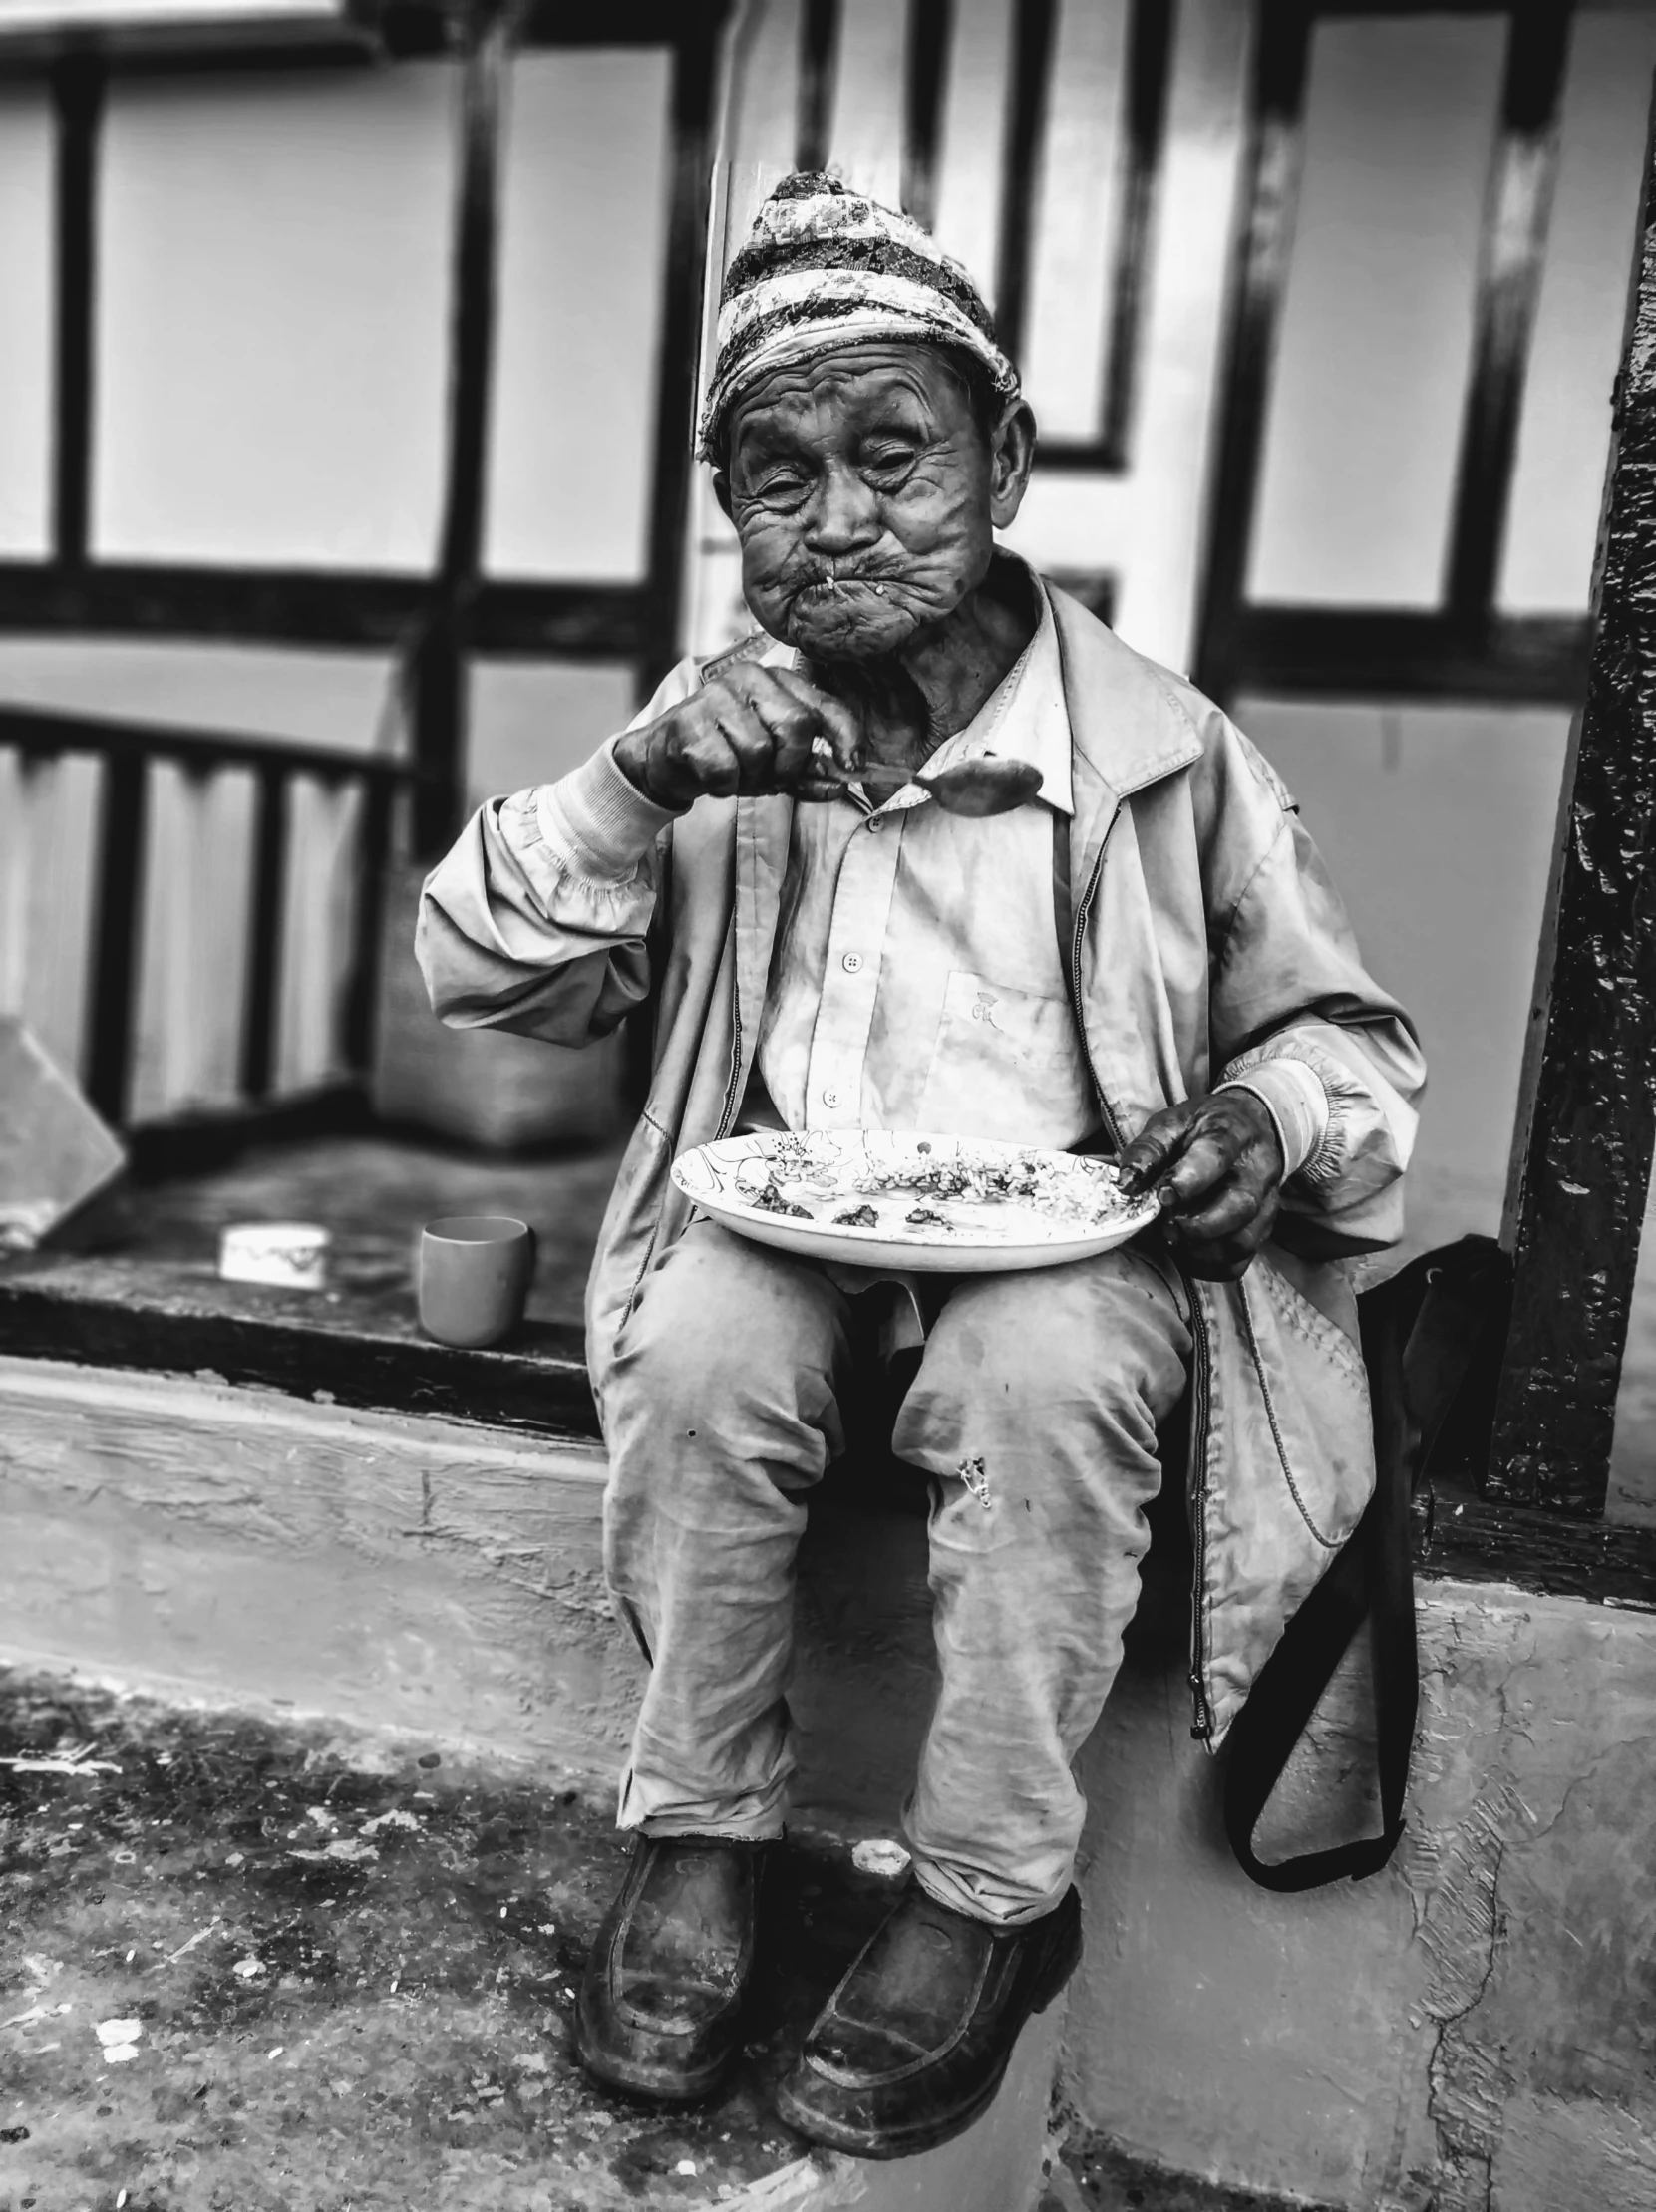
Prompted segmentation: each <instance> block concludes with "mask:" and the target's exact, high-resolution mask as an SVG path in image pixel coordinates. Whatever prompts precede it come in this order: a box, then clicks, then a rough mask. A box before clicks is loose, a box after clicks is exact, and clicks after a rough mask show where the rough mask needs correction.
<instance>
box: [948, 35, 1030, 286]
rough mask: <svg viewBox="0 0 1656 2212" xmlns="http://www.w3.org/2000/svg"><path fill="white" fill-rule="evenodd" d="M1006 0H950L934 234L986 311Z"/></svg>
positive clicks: (1007, 120) (1001, 154)
mask: <svg viewBox="0 0 1656 2212" xmlns="http://www.w3.org/2000/svg"><path fill="white" fill-rule="evenodd" d="M1011 80H1012V0H956V6H955V10H954V28H953V33H952V35H951V37H950V39H949V55H948V68H947V74H946V77H945V80H944V86H943V128H942V133H941V141H940V144H939V146H938V150H937V178H936V191H935V202H936V215H935V220H934V223H933V229H934V231H935V233H936V237H937V242H938V244H939V245H941V246H942V247H943V249H944V251H945V252H947V253H952V254H953V255H954V257H955V259H956V260H957V261H963V262H964V263H965V264H966V267H967V268H968V269H969V270H970V271H971V273H972V275H973V277H974V278H975V279H976V282H977V284H978V287H979V289H980V290H981V291H982V293H983V295H984V297H985V298H986V299H987V300H988V301H989V304H990V305H991V307H992V306H993V305H994V299H995V278H996V269H995V255H996V248H997V246H998V244H999V240H1000V219H1001V196H1002V195H1001V183H1002V178H1003V176H1004V173H1005V167H1006V138H1007V131H1008V129H1009V127H1010V124H1011Z"/></svg>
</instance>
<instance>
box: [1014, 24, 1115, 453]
mask: <svg viewBox="0 0 1656 2212" xmlns="http://www.w3.org/2000/svg"><path fill="white" fill-rule="evenodd" d="M1127 17H1128V0H1063V4H1062V6H1061V7H1060V9H1059V15H1058V28H1057V38H1056V41H1055V44H1054V49H1053V67H1052V77H1051V81H1050V87H1049V93H1048V100H1047V123H1046V130H1045V133H1044V135H1043V139H1042V145H1041V152H1040V160H1039V165H1038V168H1037V172H1036V188H1035V207H1034V221H1033V251H1032V253H1031V257H1030V269H1029V316H1028V326H1027V335H1026V338H1025V343H1024V358H1023V362H1022V363H1021V367H1022V369H1023V378H1024V391H1025V394H1026V396H1027V397H1028V399H1029V403H1030V405H1031V406H1032V407H1033V408H1034V410H1035V415H1036V420H1037V421H1038V422H1039V424H1040V426H1041V430H1042V433H1043V435H1044V436H1046V437H1048V438H1076V439H1091V438H1096V437H1097V436H1098V434H1099V430H1100V427H1101V416H1102V414H1103V401H1104V364H1105V356H1106V349H1107V348H1108V346H1109V343H1110V317H1111V309H1112V306H1113V304H1114V303H1113V300H1112V280H1113V278H1114V276H1115V269H1116V246H1117V236H1118V232H1119V229H1120V224H1121V211H1122V208H1121V201H1122V194H1121V183H1122V164H1123V158H1124V155H1125V153H1126V132H1125V129H1124V124H1125V95H1126V81H1125V78H1124V75H1123V65H1124V63H1125V61H1126V49H1127Z"/></svg>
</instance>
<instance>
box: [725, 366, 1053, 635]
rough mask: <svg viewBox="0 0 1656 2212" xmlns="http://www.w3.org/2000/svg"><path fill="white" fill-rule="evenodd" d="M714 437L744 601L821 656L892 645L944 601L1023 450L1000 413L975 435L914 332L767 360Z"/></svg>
mask: <svg viewBox="0 0 1656 2212" xmlns="http://www.w3.org/2000/svg"><path fill="white" fill-rule="evenodd" d="M1014 413H1015V415H1016V416H1017V417H1019V418H1021V419H1022V421H1024V422H1028V420H1029V418H1028V411H1027V410H1026V409H1022V408H1020V409H1018V410H1016V411H1014ZM1032 428H1033V426H1032V425H1031V429H1032ZM728 437H729V446H728V466H727V468H726V469H724V470H722V471H721V472H720V473H719V474H718V475H717V476H716V477H715V479H714V481H715V489H716V490H717V491H718V494H719V497H720V500H721V503H722V504H723V505H724V507H725V511H726V512H727V513H728V514H729V515H730V517H731V519H732V521H733V522H734V523H735V524H736V529H737V534H738V536H739V537H740V539H741V543H742V582H743V589H744V591H745V593H746V595H747V600H748V604H749V606H750V607H752V609H753V611H754V613H755V614H756V615H757V616H758V618H759V620H760V621H761V622H762V623H763V624H764V626H765V628H766V629H767V630H769V631H770V632H771V634H772V636H773V637H779V638H785V639H786V640H787V641H788V643H789V644H791V645H793V646H796V647H798V648H799V649H800V650H801V651H803V652H805V653H807V654H808V655H810V656H811V657H812V658H813V659H816V660H828V661H831V660H851V661H866V660H875V659H878V658H880V657H881V656H883V655H886V654H890V653H895V652H899V651H900V650H901V649H902V648H903V647H904V646H906V645H907V644H909V643H910V642H911V641H912V640H914V639H915V637H916V636H917V635H920V634H922V633H924V632H926V631H927V630H930V629H932V628H934V627H935V626H936V625H938V624H939V623H941V622H942V621H943V620H945V618H946V617H947V616H948V615H950V614H952V613H953V611H954V609H955V608H956V607H957V606H958V605H959V604H960V602H961V600H962V599H963V598H964V597H965V595H966V594H967V592H969V591H971V590H973V589H974V588H975V587H976V586H977V585H978V584H979V583H981V581H982V580H983V577H984V575H985V573H986V572H987V570H988V566H989V560H990V555H991V553H992V551H993V536H992V532H993V530H994V529H995V527H996V526H998V525H999V526H1004V524H1005V523H1007V522H1009V521H1010V520H1011V519H1012V517H1013V515H1014V514H1016V512H1017V510H1018V504H1019V501H1020V500H1021V498H1022V496H1023V488H1024V480H1025V478H1026V477H1027V475H1028V472H1029V461H1030V457H1031V450H1032V443H1031V440H1030V438H1028V437H1025V436H1023V435H1021V433H1017V432H1015V433H1014V434H1013V435H1012V436H1010V437H1009V435H1008V430H1007V426H1006V424H1004V423H1003V424H1002V426H1001V427H1000V428H999V429H997V431H996V432H995V434H994V436H993V437H991V438H986V437H985V436H984V433H983V432H982V430H981V429H980V428H979V427H978V424H977V422H976V421H975V420H974V417H973V413H972V407H971V402H970V399H969V396H968V394H967V391H966V387H965V385H964V383H963V382H962V380H961V378H960V377H959V376H958V375H957V374H956V372H955V370H954V368H953V367H952V365H951V364H950V363H949V361H948V360H947V359H946V357H945V356H943V355H942V354H940V353H938V352H936V351H935V350H934V349H933V348H931V347H928V346H923V345H907V346H905V345H888V346H873V345H869V346H855V347H847V348H846V349H845V350H844V351H843V352H841V353H836V354H830V355H828V357H827V358H826V359H824V360H821V361H813V362H808V363H806V364H804V365H803V366H802V367H800V368H794V369H779V370H777V371H776V372H775V373H774V374H773V375H772V376H770V377H768V378H766V379H765V380H764V381H763V382H762V383H760V384H757V385H756V386H755V387H754V389H753V391H752V392H750V393H748V394H747V395H746V396H745V397H744V398H743V399H741V400H740V401H739V402H738V403H737V405H736V407H735V408H734V409H733V411H732V416H731V421H730V426H729V433H728Z"/></svg>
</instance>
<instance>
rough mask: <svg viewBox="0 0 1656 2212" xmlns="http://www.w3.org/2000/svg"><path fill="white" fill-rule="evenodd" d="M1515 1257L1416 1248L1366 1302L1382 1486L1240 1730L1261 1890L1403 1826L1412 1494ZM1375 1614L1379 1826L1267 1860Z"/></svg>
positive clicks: (1268, 1666)
mask: <svg viewBox="0 0 1656 2212" xmlns="http://www.w3.org/2000/svg"><path fill="white" fill-rule="evenodd" d="M1507 1272H1508V1263H1507V1261H1506V1260H1505V1257H1504V1255H1503V1254H1501V1253H1500V1252H1499V1250H1498V1248H1497V1247H1496V1246H1495V1245H1494V1243H1493V1241H1492V1239H1490V1238H1488V1237H1468V1238H1466V1239H1464V1240H1463V1242H1462V1243H1461V1244H1460V1245H1456V1246H1451V1247H1449V1248H1448V1249H1447V1250H1446V1251H1442V1252H1433V1253H1429V1254H1427V1255H1426V1256H1425V1257H1424V1258H1422V1259H1419V1260H1415V1261H1413V1262H1411V1264H1410V1265H1409V1266H1408V1267H1406V1268H1403V1269H1401V1270H1400V1271H1399V1273H1398V1274H1396V1275H1394V1276H1393V1277H1392V1278H1391V1279H1390V1280H1389V1281H1388V1282H1385V1283H1382V1284H1380V1285H1378V1286H1377V1287H1376V1288H1375V1289H1374V1290H1372V1291H1368V1292H1366V1293H1365V1294H1364V1295H1363V1297H1362V1298H1361V1299H1360V1300H1359V1301H1358V1310H1359V1315H1360V1319H1361V1327H1362V1337H1363V1358H1364V1362H1365V1365H1366V1366H1367V1368H1368V1373H1369V1396H1370V1401H1371V1404H1372V1408H1373V1415H1374V1443H1375V1477H1376V1479H1375V1489H1374V1495H1373V1497H1372V1498H1371V1499H1370V1500H1369V1503H1368V1506H1367V1507H1366V1508H1365V1510H1364V1513H1363V1517H1362V1519H1361V1520H1360V1521H1359V1522H1358V1524H1357V1527H1356V1529H1355V1531H1354V1532H1353V1534H1352V1535H1351V1536H1350V1538H1349V1539H1348V1540H1347V1542H1346V1543H1345V1544H1343V1545H1342V1546H1341V1548H1340V1550H1339V1552H1338V1553H1337V1554H1336V1556H1335V1558H1334V1561H1333V1563H1332V1565H1331V1566H1330V1567H1329V1569H1328V1571H1327V1573H1326V1574H1325V1575H1324V1576H1323V1578H1322V1580H1321V1581H1320V1582H1319V1583H1318V1584H1317V1586H1316V1588H1315V1589H1314V1590H1313V1591H1312V1592H1311V1594H1310V1595H1309V1597H1307V1598H1306V1599H1305V1601H1304V1603H1303V1604H1302V1605H1301V1606H1300V1607H1299V1610H1298V1611H1297V1612H1296V1613H1295V1614H1294V1616H1293V1618H1292V1620H1290V1621H1289V1623H1288V1625H1287V1627H1286V1628H1285V1629H1284V1631H1283V1633H1282V1638H1281V1641H1280V1642H1279V1643H1278V1645H1277V1647H1276V1649H1275V1651H1274V1652H1272V1654H1271V1656H1270V1658H1269V1659H1268V1660H1267V1661H1266V1662H1265V1664H1264V1666H1263V1667H1262V1668H1261V1669H1260V1671H1259V1674H1258V1677H1257V1678H1256V1680H1255V1682H1254V1685H1253V1688H1252V1690H1251V1692H1250V1693H1249V1696H1248V1700H1247V1703H1246V1705H1245V1706H1244V1707H1243V1709H1242V1711H1241V1713H1240V1714H1238V1716H1237V1718H1236V1720H1235V1722H1234V1723H1233V1724H1232V1727H1231V1731H1230V1739H1229V1744H1228V1764H1227V1766H1226V1770H1225V1781H1224V1822H1225V1832H1226V1834H1227V1835H1228V1837H1229V1839H1230V1847H1231V1849H1232V1850H1233V1851H1234V1852H1235V1854H1236V1858H1237V1861H1238V1863H1239V1864H1240V1865H1241V1867H1242V1869H1243V1871H1244V1873H1246V1874H1247V1875H1248V1876H1249V1877H1250V1878H1251V1879H1252V1880H1253V1881H1255V1882H1257V1883H1258V1884H1259V1885H1260V1887H1261V1888H1263V1889H1273V1890H1302V1889H1315V1888H1318V1887H1320V1886H1321V1885H1322V1884H1323V1883H1325V1882H1333V1881H1338V1880H1340V1879H1342V1878H1343V1877H1349V1878H1350V1879H1351V1880H1353V1881H1359V1880H1361V1879H1362V1878H1363V1877H1364V1876H1365V1875H1368V1874H1375V1873H1378V1872H1379V1870H1380V1869H1381V1867H1383V1866H1384V1865H1385V1864H1386V1862H1387V1860H1388V1859H1389V1858H1390V1857H1391V1855H1392V1853H1393V1851H1394V1850H1395V1849H1396V1848H1397V1844H1398V1839H1399V1838H1400V1837H1401V1835H1402V1834H1403V1829H1404V1818H1403V1806H1404V1799H1405V1796H1406V1794H1407V1792H1408V1787H1409V1757H1410V1752H1411V1750H1412V1748H1413V1745H1414V1737H1415V1721H1416V1715H1417V1712H1418V1709H1419V1703H1420V1673H1419V1659H1418V1653H1417V1642H1416V1628H1415V1573H1414V1542H1413V1526H1412V1521H1413V1513H1412V1508H1413V1501H1414V1493H1415V1487H1416V1484H1417V1482H1418V1480H1419V1478H1420V1475H1421V1472H1422V1470H1423V1469H1424V1468H1425V1467H1426V1465H1427V1463H1428V1461H1429V1460H1430V1458H1431V1454H1432V1447H1433V1445H1434V1444H1435V1443H1436V1441H1437V1438H1438V1436H1439V1434H1440V1432H1441V1431H1442V1428H1443V1425H1444V1422H1445V1421H1446V1420H1447V1419H1448V1417H1449V1414H1450V1411H1451V1408H1452V1406H1453V1404H1454V1402H1455V1399H1456V1396H1457V1394H1458V1393H1459V1391H1460V1389H1461V1387H1462V1384H1463V1382H1464V1381H1465V1379H1466V1376H1467V1373H1468V1370H1469V1369H1470V1368H1471V1366H1472V1363H1473V1359H1474V1357H1475V1355H1476V1353H1477V1351H1478V1348H1479V1344H1480V1340H1481V1338H1482V1337H1483V1336H1484V1334H1485V1333H1486V1331H1487V1330H1488V1329H1489V1327H1490V1324H1491V1321H1492V1320H1493V1321H1498V1313H1499V1295H1500V1291H1501V1289H1502V1288H1503V1286H1504V1282H1505V1278H1506V1274H1507ZM1365 1621H1367V1622H1368V1623H1369V1624H1370V1652H1371V1660H1372V1667H1373V1681H1374V1704H1375V1729H1376V1754H1377V1763H1378V1767H1379V1781H1380V1812H1381V1832H1380V1834H1379V1835H1377V1836H1368V1837H1364V1838H1362V1839H1360V1840H1359V1841H1356V1842H1352V1843H1341V1844H1336V1845H1334V1846H1332V1847H1331V1848H1329V1849H1327V1850H1322V1851H1305V1852H1300V1853H1298V1854H1297V1855H1295V1856H1293V1857H1290V1858H1286V1859H1281V1860H1276V1861H1266V1860H1263V1859H1261V1858H1259V1856H1258V1855H1257V1854H1256V1852H1255V1851H1254V1848H1253V1836H1254V1830H1255V1829H1256V1827H1257V1826H1258V1823H1259V1818H1260V1815H1261V1814H1262V1813H1263V1812H1264V1809H1265V1806H1266V1805H1267V1804H1268V1803H1269V1801H1270V1798H1271V1795H1272V1793H1273V1791H1274V1790H1275V1788H1276V1786H1277V1783H1278V1782H1279V1781H1280V1780H1281V1778H1282V1774H1283V1771H1284V1769H1285V1768H1286V1766H1287V1764H1288V1761H1289V1759H1290V1758H1291V1757H1292V1755H1293V1751H1294V1746H1295V1745H1296V1744H1297V1743H1298V1741H1299V1739H1300V1738H1301V1736H1302V1735H1303V1734H1304V1733H1305V1729H1306V1726H1307V1724H1308V1723H1309V1721H1310V1719H1311V1716H1312V1715H1313V1713H1315V1711H1316V1709H1317V1705H1318V1703H1319V1701H1320V1700H1321V1698H1322V1695H1323V1693H1324V1691H1325V1690H1326V1689H1327V1688H1328V1685H1329V1682H1330V1681H1331V1679H1332V1678H1333V1675H1334V1672H1335V1669H1336V1668H1337V1667H1338V1666H1339V1664H1340V1662H1341V1660H1342V1659H1343V1658H1344V1657H1345V1655H1346V1652H1347V1651H1348V1650H1349V1649H1350V1646H1351V1640H1352V1638H1353V1637H1354V1636H1355V1635H1356V1634H1357V1632H1358V1630H1359V1629H1360V1628H1361V1627H1362V1626H1363V1624H1364V1622H1365Z"/></svg>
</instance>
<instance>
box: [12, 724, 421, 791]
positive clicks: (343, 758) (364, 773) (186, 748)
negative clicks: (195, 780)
mask: <svg viewBox="0 0 1656 2212" xmlns="http://www.w3.org/2000/svg"><path fill="white" fill-rule="evenodd" d="M0 745H7V746H15V747H16V748H17V750H18V751H19V752H20V753H23V754H25V755H28V754H36V755H42V754H44V755H54V754H59V753H100V754H103V755H104V756H105V757H106V758H108V759H111V760H121V761H148V760H163V761H176V762H177V763H178V765H179V766H180V767H181V768H186V769H191V770H194V771H195V772H196V773H197V774H200V773H202V772H210V771H212V770H214V769H224V768H250V769H254V770H257V771H259V772H260V773H263V772H265V771H270V772H272V773H274V774H275V775H277V776H294V775H299V776H317V777H321V778H322V779H323V780H324V781H325V782H328V783H335V784H339V783H352V782H362V781H366V782H368V783H370V784H386V785H390V784H400V783H406V782H409V781H411V780H412V779H413V776H414V771H413V769H411V768H410V767H409V766H408V764H407V763H406V762H403V761H394V760H388V759H387V758H386V757H385V755H384V754H380V753H343V752H341V751H340V750H339V748H338V747H337V746H321V745H290V744H288V742H287V741H286V739H284V738H255V737H248V736H245V735H243V734H242V733H240V732H231V731H227V730H182V729H177V728H175V727H173V726H172V725H170V724H167V723H157V722H111V721H109V720H107V719H106V718H105V717H104V716H102V715H83V714H75V713H72V712H69V711H66V710H63V709H59V708H56V707H0Z"/></svg>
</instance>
